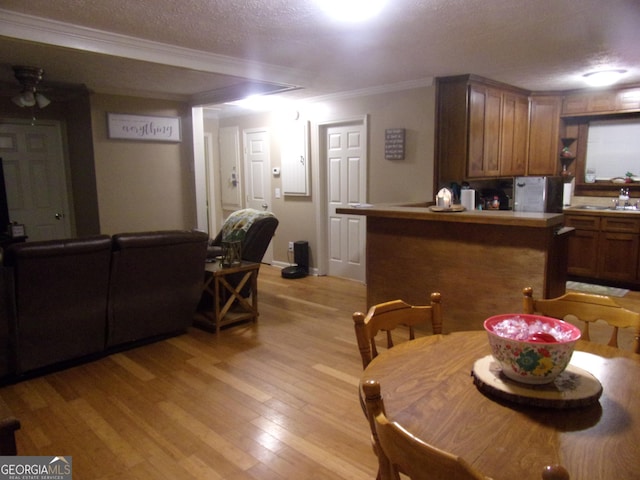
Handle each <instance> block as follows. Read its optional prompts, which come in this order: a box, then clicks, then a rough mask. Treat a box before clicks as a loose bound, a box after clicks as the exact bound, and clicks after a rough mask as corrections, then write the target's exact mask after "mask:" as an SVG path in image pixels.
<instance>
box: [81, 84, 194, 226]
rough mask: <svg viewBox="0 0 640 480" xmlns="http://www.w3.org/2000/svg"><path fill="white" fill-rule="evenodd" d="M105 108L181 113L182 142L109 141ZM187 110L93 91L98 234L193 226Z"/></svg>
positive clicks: (122, 111) (166, 114) (159, 113)
mask: <svg viewBox="0 0 640 480" xmlns="http://www.w3.org/2000/svg"><path fill="white" fill-rule="evenodd" d="M107 112H112V113H130V114H137V115H158V116H180V117H181V120H182V125H181V126H182V142H180V143H165V142H142V141H132V140H111V139H109V138H108V136H107V125H106V117H107ZM190 118H191V110H190V108H187V106H186V105H184V104H182V103H178V102H171V101H165V100H151V99H142V98H133V97H120V96H110V95H93V96H92V98H91V121H92V126H93V148H94V156H95V170H96V185H97V192H98V209H99V216H100V227H101V231H102V233H106V234H115V233H120V232H130V231H146V230H165V229H191V228H194V227H195V225H196V214H195V193H194V192H195V187H194V180H193V160H192V156H193V155H192V154H191V152H192V144H193V142H192V134H191V120H190Z"/></svg>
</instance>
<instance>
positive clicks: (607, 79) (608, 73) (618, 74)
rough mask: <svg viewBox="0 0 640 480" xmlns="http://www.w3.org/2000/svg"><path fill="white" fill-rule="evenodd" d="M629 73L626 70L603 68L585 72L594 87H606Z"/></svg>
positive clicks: (589, 82) (586, 79) (586, 77)
mask: <svg viewBox="0 0 640 480" xmlns="http://www.w3.org/2000/svg"><path fill="white" fill-rule="evenodd" d="M625 73H627V71H626V70H621V69H617V70H601V71H598V72H590V73H585V74H584V75H583V77H584V79H585V81H586V82H587V83H588V84H589V85H590V86H592V87H606V86H607V85H613V84H614V83H616V82H617V81H619V80H620V78H622V76H623V75H624V74H625Z"/></svg>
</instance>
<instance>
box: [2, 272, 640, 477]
mask: <svg viewBox="0 0 640 480" xmlns="http://www.w3.org/2000/svg"><path fill="white" fill-rule="evenodd" d="M514 294H518V293H517V292H516V293H514ZM365 297H366V289H365V286H364V285H362V284H360V283H357V282H352V281H349V280H343V279H337V278H329V277H307V278H304V279H296V280H285V279H282V278H281V277H280V271H279V270H278V269H276V268H274V267H268V266H263V267H262V268H261V270H260V275H259V307H260V320H259V322H258V323H257V324H256V325H254V324H244V325H239V326H235V327H232V328H230V329H227V330H224V331H223V332H221V334H220V336H219V337H216V336H215V335H214V334H212V333H208V332H204V331H201V330H198V329H191V330H190V331H189V333H187V334H185V335H182V336H179V337H175V338H172V339H169V340H165V341H161V342H158V343H154V344H152V345H147V346H144V347H140V348H137V349H135V350H130V351H127V352H124V353H120V354H117V355H112V356H110V357H107V358H104V359H101V360H99V361H95V362H92V363H88V364H84V365H81V366H78V367H74V368H71V369H68V370H65V371H61V372H57V373H53V374H50V375H46V376H43V377H39V378H36V379H32V380H28V381H24V382H21V383H19V384H16V385H10V386H5V387H2V388H1V389H0V401H3V402H4V403H6V404H7V406H8V407H9V409H10V410H11V411H12V412H13V413H14V415H16V416H17V417H18V418H19V419H20V421H21V423H22V429H21V430H19V431H18V432H17V441H18V451H19V454H21V455H47V456H48V455H71V456H73V472H74V478H75V479H78V480H83V479H91V480H102V479H119V480H121V479H134V480H135V479H139V480H147V479H148V480H150V479H153V480H162V479H171V480H178V479H179V480H182V479H186V480H189V479H208V480H209V479H213V480H215V479H225V480H244V479H260V480H281V479H295V480H301V479H304V480H307V479H312V480H322V479H327V480H328V479H331V480H340V479H353V480H359V479H363V480H364V479H367V480H368V479H373V478H375V472H376V460H375V457H374V455H373V453H372V451H371V448H370V443H369V430H368V426H367V424H366V421H365V418H364V416H363V414H362V411H361V409H360V405H359V402H358V393H357V382H358V378H359V376H360V373H361V369H362V367H361V363H360V357H359V354H358V349H357V346H356V343H355V337H354V333H353V326H352V320H351V314H352V313H353V311H355V310H363V309H364V308H365ZM620 303H623V304H624V306H627V307H628V308H634V309H639V310H640V293H638V292H632V293H631V294H628V295H627V296H626V297H625V298H624V299H620ZM480 328H481V327H480Z"/></svg>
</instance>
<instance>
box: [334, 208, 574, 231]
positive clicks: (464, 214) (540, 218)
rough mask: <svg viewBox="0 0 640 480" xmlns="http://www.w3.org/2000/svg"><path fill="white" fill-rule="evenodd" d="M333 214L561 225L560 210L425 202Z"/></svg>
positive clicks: (463, 221)
mask: <svg viewBox="0 0 640 480" xmlns="http://www.w3.org/2000/svg"><path fill="white" fill-rule="evenodd" d="M336 213H340V214H347V215H364V216H367V217H380V218H397V219H407V220H424V221H432V222H453V223H475V224H488V225H505V226H520V227H534V228H549V227H555V226H559V225H562V224H563V221H564V220H563V219H564V216H563V214H561V213H528V212H514V211H511V210H463V211H444V212H438V211H432V210H431V209H430V208H429V205H428V204H427V203H415V204H409V203H406V204H375V205H371V204H354V205H351V206H349V207H348V208H338V209H336Z"/></svg>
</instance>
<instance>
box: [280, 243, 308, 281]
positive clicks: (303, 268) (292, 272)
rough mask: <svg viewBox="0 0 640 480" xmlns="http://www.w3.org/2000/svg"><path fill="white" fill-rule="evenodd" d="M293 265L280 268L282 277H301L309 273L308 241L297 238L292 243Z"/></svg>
mask: <svg viewBox="0 0 640 480" xmlns="http://www.w3.org/2000/svg"><path fill="white" fill-rule="evenodd" d="M293 261H294V263H295V265H293V266H291V267H285V268H283V269H282V277H283V278H302V277H306V276H307V275H308V274H309V242H307V241H305V240H298V241H297V242H294V243H293Z"/></svg>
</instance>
